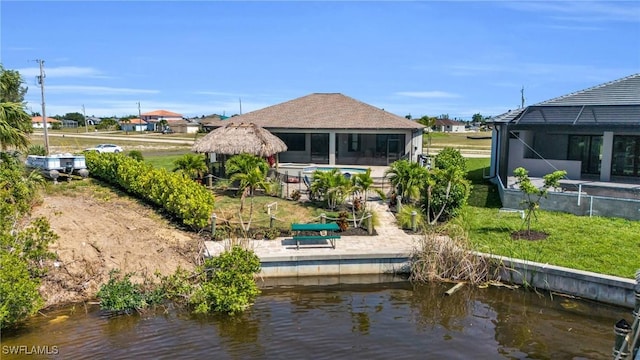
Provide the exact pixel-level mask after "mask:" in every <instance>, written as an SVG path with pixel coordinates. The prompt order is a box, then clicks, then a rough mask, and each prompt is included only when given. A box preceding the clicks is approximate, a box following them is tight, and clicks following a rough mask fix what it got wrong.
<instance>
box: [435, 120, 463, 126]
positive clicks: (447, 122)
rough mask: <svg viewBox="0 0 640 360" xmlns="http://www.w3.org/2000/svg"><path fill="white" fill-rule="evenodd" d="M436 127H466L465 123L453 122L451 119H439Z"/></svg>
mask: <svg viewBox="0 0 640 360" xmlns="http://www.w3.org/2000/svg"><path fill="white" fill-rule="evenodd" d="M435 125H436V126H448V125H449V126H460V125H464V123H463V122H458V121H453V120H451V119H437V120H436V123H435Z"/></svg>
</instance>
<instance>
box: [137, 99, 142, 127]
mask: <svg viewBox="0 0 640 360" xmlns="http://www.w3.org/2000/svg"><path fill="white" fill-rule="evenodd" d="M138 120H140V126H142V114H141V113H140V101H138Z"/></svg>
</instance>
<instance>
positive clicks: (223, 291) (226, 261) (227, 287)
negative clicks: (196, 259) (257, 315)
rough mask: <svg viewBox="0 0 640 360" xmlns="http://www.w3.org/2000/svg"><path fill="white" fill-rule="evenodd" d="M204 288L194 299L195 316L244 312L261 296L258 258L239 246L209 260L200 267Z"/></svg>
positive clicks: (202, 286)
mask: <svg viewBox="0 0 640 360" xmlns="http://www.w3.org/2000/svg"><path fill="white" fill-rule="evenodd" d="M199 271H200V273H201V275H200V285H199V287H198V288H197V289H196V290H195V292H194V293H193V296H191V299H190V303H191V305H192V306H194V311H195V313H200V314H204V313H209V312H212V311H213V312H224V313H228V314H236V313H239V312H242V311H244V310H245V309H246V308H247V307H248V306H249V305H251V304H252V303H253V300H254V299H255V297H256V296H258V294H259V293H260V290H258V286H257V285H256V282H255V280H254V278H253V277H254V274H256V273H258V272H259V271H260V260H259V259H258V256H256V254H255V253H254V252H253V251H251V250H247V249H243V248H241V247H239V246H235V247H233V248H232V249H231V250H229V251H225V252H223V253H221V254H220V255H219V256H217V257H215V258H210V259H206V260H205V262H204V264H203V265H202V266H201V267H199Z"/></svg>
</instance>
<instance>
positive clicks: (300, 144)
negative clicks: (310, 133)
mask: <svg viewBox="0 0 640 360" xmlns="http://www.w3.org/2000/svg"><path fill="white" fill-rule="evenodd" d="M274 135H276V136H277V137H279V138H280V140H282V141H283V142H284V143H285V144H286V145H287V151H305V150H306V142H305V134H297V133H274Z"/></svg>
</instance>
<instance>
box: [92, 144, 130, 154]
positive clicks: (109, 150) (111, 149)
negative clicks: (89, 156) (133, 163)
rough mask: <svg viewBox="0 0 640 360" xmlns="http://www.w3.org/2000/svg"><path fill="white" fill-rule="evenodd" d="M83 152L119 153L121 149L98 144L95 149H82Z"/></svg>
mask: <svg viewBox="0 0 640 360" xmlns="http://www.w3.org/2000/svg"><path fill="white" fill-rule="evenodd" d="M84 151H97V152H99V153H119V152H122V148H121V147H120V146H118V145H114V144H98V145H96V146H95V147H91V148H87V149H84Z"/></svg>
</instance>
